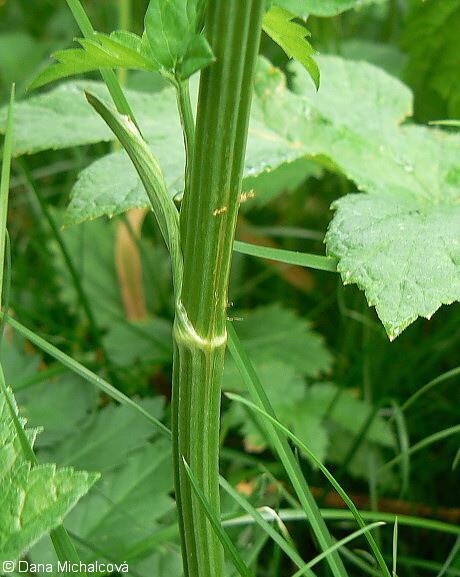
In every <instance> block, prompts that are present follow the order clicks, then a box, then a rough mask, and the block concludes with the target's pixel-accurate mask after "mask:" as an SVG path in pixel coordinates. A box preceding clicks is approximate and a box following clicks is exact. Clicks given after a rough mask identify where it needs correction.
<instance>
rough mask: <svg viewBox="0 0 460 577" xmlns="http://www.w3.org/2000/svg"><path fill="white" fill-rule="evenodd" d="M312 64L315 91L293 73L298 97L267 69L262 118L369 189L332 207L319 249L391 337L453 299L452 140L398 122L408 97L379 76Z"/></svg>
mask: <svg viewBox="0 0 460 577" xmlns="http://www.w3.org/2000/svg"><path fill="white" fill-rule="evenodd" d="M319 62H320V66H321V70H322V79H323V82H322V87H321V89H320V90H319V93H316V91H315V90H314V88H313V86H312V84H311V82H310V81H309V79H308V78H307V77H306V75H305V73H303V71H301V70H300V68H299V67H298V66H297V67H295V68H294V70H295V72H296V80H295V90H296V92H297V94H298V98H296V97H295V96H294V95H292V93H289V92H288V91H284V93H283V92H282V90H281V89H280V86H282V82H283V79H282V78H279V79H278V82H277V81H276V75H277V73H276V72H272V79H271V88H269V84H268V82H267V83H265V85H262V86H261V87H260V88H259V90H263V91H264V92H263V94H264V96H263V97H264V99H265V101H266V103H267V104H266V107H265V119H266V122H267V124H268V125H269V126H270V127H271V128H274V127H275V126H277V127H278V129H279V130H280V131H281V132H282V134H283V135H284V136H285V138H286V139H289V140H291V141H293V142H297V143H299V146H302V147H304V150H305V151H306V153H307V154H309V155H312V156H316V157H317V158H319V160H321V157H325V158H326V160H327V162H332V163H333V165H332V166H333V167H335V168H336V169H339V170H340V171H341V172H343V173H344V174H345V175H346V176H348V177H349V178H350V179H351V180H353V181H354V182H355V183H356V185H357V187H358V189H360V190H363V191H365V192H367V193H368V194H366V195H364V194H355V195H350V196H347V197H345V198H343V199H340V200H338V201H336V202H335V203H334V205H333V208H334V209H335V210H336V215H335V218H334V219H333V221H332V223H331V226H330V228H329V232H328V234H327V237H326V244H327V248H328V252H329V254H330V255H332V256H334V257H336V258H338V259H339V266H338V270H339V272H341V274H342V278H343V280H344V282H345V283H352V282H354V283H356V284H358V286H359V287H360V288H362V289H363V290H364V291H365V292H366V295H367V298H368V301H369V304H370V305H373V306H375V308H376V310H377V314H378V315H379V317H380V319H381V320H382V322H383V324H384V326H385V329H386V330H387V333H388V335H389V337H390V338H391V339H393V338H395V337H396V336H397V335H398V334H399V333H400V332H401V331H402V330H403V329H404V328H406V327H407V326H408V325H409V324H410V323H411V322H413V321H414V320H415V319H416V318H417V317H418V316H424V317H427V318H429V317H430V316H431V315H432V314H433V313H434V312H435V311H436V310H437V309H438V308H439V307H440V306H441V304H449V303H452V302H453V301H455V300H459V299H460V266H459V265H460V254H459V241H460V239H459V233H458V231H459V230H460V206H459V200H460V156H459V154H458V150H459V148H460V138H459V137H458V136H457V135H453V134H448V133H444V132H442V131H439V130H436V129H428V128H425V127H421V126H414V125H410V124H402V122H403V121H404V120H405V119H406V118H407V117H408V116H410V114H411V111H412V98H411V94H410V92H409V91H408V89H407V88H406V87H405V86H404V85H403V84H401V83H400V82H398V81H396V80H395V79H393V78H391V77H390V76H388V75H387V74H385V73H383V72H382V71H380V70H378V69H376V68H374V67H372V66H370V65H368V64H365V63H357V62H346V61H344V60H341V59H339V58H334V57H329V58H321V59H320V61H319ZM275 91H276V93H277V95H278V97H277V99H275V98H274V97H273V96H274V93H275ZM261 93H262V92H261Z"/></svg>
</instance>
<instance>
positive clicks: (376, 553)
mask: <svg viewBox="0 0 460 577" xmlns="http://www.w3.org/2000/svg"><path fill="white" fill-rule="evenodd" d="M227 396H228V398H230V399H232V400H234V401H237V402H239V403H242V404H243V405H246V406H247V407H249V408H250V409H251V410H253V411H255V412H256V413H258V414H260V415H261V416H262V417H264V418H265V419H267V420H268V421H270V422H271V423H272V424H273V425H274V426H275V427H276V428H277V429H278V430H279V431H280V432H281V433H282V434H284V435H285V436H286V437H287V438H289V439H291V440H292V441H293V442H294V443H295V445H296V446H297V447H298V448H299V449H300V450H301V451H303V452H304V453H305V454H306V455H307V456H308V457H309V458H310V460H311V461H313V463H314V464H315V465H316V466H317V467H318V468H319V469H320V470H321V472H322V473H323V474H324V476H325V477H326V478H327V480H328V481H329V482H330V483H331V485H332V486H333V487H334V489H335V490H336V491H337V493H338V494H339V495H340V496H341V497H342V499H343V501H344V502H345V503H346V505H347V506H348V508H349V509H350V511H351V512H352V514H353V516H354V518H355V520H356V522H357V523H358V525H359V526H360V527H361V528H363V527H365V523H364V519H363V518H362V517H361V515H360V513H359V511H358V509H357V508H356V506H355V504H354V503H353V501H352V500H351V499H350V497H348V495H347V494H346V493H345V491H344V490H343V489H342V487H341V486H340V485H339V483H337V481H336V480H335V478H334V477H333V476H332V475H331V473H330V472H329V470H328V469H327V468H326V467H325V466H324V465H323V464H322V463H321V461H320V460H319V459H317V458H316V457H315V455H314V454H313V453H312V452H311V451H310V449H309V448H308V447H307V446H306V445H305V444H304V443H303V442H302V441H301V440H300V439H299V438H298V437H296V436H295V435H294V434H293V433H291V431H290V430H289V429H287V428H286V427H284V426H283V425H282V424H281V423H280V422H279V421H277V419H275V418H274V417H272V416H270V415H269V414H268V413H266V412H265V411H264V410H263V409H261V408H259V407H257V406H256V405H255V404H254V403H251V401H248V400H247V399H245V398H243V397H241V396H239V395H234V394H232V393H227ZM366 539H367V541H368V542H369V545H370V547H371V549H372V552H373V553H374V556H375V558H376V560H377V562H378V564H379V566H380V568H381V570H382V572H383V574H384V575H386V576H387V577H390V572H389V571H388V567H387V566H386V563H385V561H384V559H383V556H382V553H381V551H380V549H379V547H378V546H377V543H376V542H375V540H374V538H373V537H372V535H371V534H369V533H366Z"/></svg>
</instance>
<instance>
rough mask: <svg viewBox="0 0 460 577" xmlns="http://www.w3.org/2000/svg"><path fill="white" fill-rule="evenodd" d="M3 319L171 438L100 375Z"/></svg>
mask: <svg viewBox="0 0 460 577" xmlns="http://www.w3.org/2000/svg"><path fill="white" fill-rule="evenodd" d="M3 317H4V318H5V319H6V322H7V323H8V324H9V325H10V326H11V327H12V328H13V329H14V330H16V331H17V332H18V333H20V334H21V335H22V336H23V337H25V338H26V339H28V340H29V341H30V342H31V343H33V344H34V345H36V346H37V347H38V348H39V349H41V350H42V351H44V352H45V353H47V354H48V355H50V356H52V357H53V358H54V359H56V360H57V361H59V362H60V363H62V364H63V365H64V366H65V367H67V368H68V369H70V370H71V371H73V372H74V373H76V374H77V375H80V377H82V378H83V379H85V380H86V381H88V382H89V383H91V384H92V385H94V386H95V387H97V388H98V389H99V390H101V391H102V392H104V393H106V394H107V395H108V396H109V397H111V398H112V399H114V400H115V401H117V402H118V403H120V404H121V405H127V406H129V407H131V408H132V409H134V410H136V411H138V412H139V413H140V414H141V415H143V416H144V417H145V418H146V419H148V420H149V421H150V422H151V423H152V424H153V425H155V427H156V428H157V429H158V430H159V431H160V432H161V433H163V435H166V436H167V437H168V438H171V431H170V430H169V429H168V428H167V427H166V426H165V425H164V424H163V423H162V422H161V421H159V420H158V419H156V418H155V417H153V416H152V415H150V413H148V411H146V410H145V409H144V408H143V407H141V406H140V405H139V404H138V403H136V402H135V401H133V400H132V399H130V398H129V397H127V396H126V395H124V394H123V393H122V392H120V391H119V390H118V389H116V388H115V387H113V386H112V385H111V384H110V383H108V382H107V381H106V380H104V379H103V378H101V377H100V376H99V375H96V374H95V373H93V372H92V371H90V370H89V369H88V368H86V367H85V366H83V365H82V364H81V363H79V362H78V361H76V360H74V359H72V357H69V356H68V355H66V354H65V353H63V352H62V351H60V350H59V349H57V348H56V347H55V346H54V345H52V344H50V343H48V342H47V341H46V340H45V339H43V338H42V337H40V336H39V335H37V334H36V333H34V332H33V331H31V330H30V329H28V328H27V327H25V326H24V325H22V324H21V323H19V322H18V321H17V320H15V319H13V318H11V317H9V316H8V315H6V314H3Z"/></svg>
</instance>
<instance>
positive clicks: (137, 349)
mask: <svg viewBox="0 0 460 577" xmlns="http://www.w3.org/2000/svg"><path fill="white" fill-rule="evenodd" d="M104 345H105V350H106V351H107V354H108V355H109V357H110V359H111V360H112V362H113V363H114V364H116V365H118V366H121V367H126V366H130V365H134V364H139V363H149V364H167V363H170V362H171V361H172V352H173V351H172V326H171V323H170V322H168V321H166V320H165V319H160V318H156V319H151V320H149V321H146V322H136V323H127V322H125V323H117V324H113V325H111V327H110V329H109V331H108V333H107V335H106V336H105V337H104Z"/></svg>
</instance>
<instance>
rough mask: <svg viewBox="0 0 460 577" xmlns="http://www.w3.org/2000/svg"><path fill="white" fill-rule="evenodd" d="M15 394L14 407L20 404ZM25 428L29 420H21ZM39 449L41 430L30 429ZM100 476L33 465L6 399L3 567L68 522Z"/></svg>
mask: <svg viewBox="0 0 460 577" xmlns="http://www.w3.org/2000/svg"><path fill="white" fill-rule="evenodd" d="M9 394H10V401H11V406H12V407H13V409H14V410H15V411H16V414H17V406H16V403H15V400H14V398H13V395H12V394H11V393H9ZM20 424H21V426H24V421H21V423H20ZM25 433H26V435H27V437H28V439H29V442H30V443H31V444H32V445H33V442H34V440H35V437H36V434H37V431H36V430H30V429H28V430H25ZM97 478H98V475H97V474H94V473H93V474H92V473H86V472H77V471H74V470H73V469H71V468H56V466H55V465H40V466H37V467H32V465H31V464H30V462H28V461H27V460H26V458H25V457H24V454H23V450H22V447H21V443H20V441H19V438H18V435H17V432H16V428H15V424H14V421H13V418H12V414H11V412H10V408H9V406H8V403H7V400H6V398H5V397H4V396H3V395H2V396H1V398H0V563H2V562H3V561H12V560H16V559H18V558H19V557H20V556H21V555H23V554H24V553H25V552H26V551H28V550H29V548H30V547H31V546H32V545H33V544H34V543H35V542H36V541H37V540H38V539H40V538H41V537H42V536H43V535H45V534H46V533H49V532H50V531H51V530H53V529H54V528H56V527H57V526H58V525H60V524H61V523H62V520H63V518H64V517H65V515H67V513H68V512H69V511H70V510H71V509H72V508H73V507H74V506H75V504H76V503H77V501H78V500H79V499H80V498H81V497H82V496H83V495H85V493H87V492H88V490H89V489H90V487H91V486H92V485H93V483H94V482H95V481H96V479H97Z"/></svg>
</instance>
